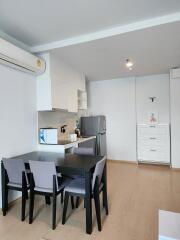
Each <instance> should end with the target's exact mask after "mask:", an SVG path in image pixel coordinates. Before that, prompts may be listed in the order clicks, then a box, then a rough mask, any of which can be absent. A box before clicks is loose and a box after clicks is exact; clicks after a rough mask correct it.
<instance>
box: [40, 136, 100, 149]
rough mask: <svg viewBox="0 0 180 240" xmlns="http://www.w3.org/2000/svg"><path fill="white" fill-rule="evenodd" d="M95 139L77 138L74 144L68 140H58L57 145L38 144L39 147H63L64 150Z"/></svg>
mask: <svg viewBox="0 0 180 240" xmlns="http://www.w3.org/2000/svg"><path fill="white" fill-rule="evenodd" d="M94 138H96V136H90V137H80V138H77V140H76V141H74V142H71V141H70V140H68V139H67V140H58V143H57V144H49V143H48V144H44V143H40V145H55V146H56V145H58V146H64V147H65V148H70V147H74V146H75V145H77V144H79V143H82V142H86V141H89V140H91V139H94Z"/></svg>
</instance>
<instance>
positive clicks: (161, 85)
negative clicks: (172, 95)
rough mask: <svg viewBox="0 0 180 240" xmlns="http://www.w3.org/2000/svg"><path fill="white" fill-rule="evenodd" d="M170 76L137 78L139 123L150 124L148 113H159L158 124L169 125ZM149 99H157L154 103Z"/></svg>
mask: <svg viewBox="0 0 180 240" xmlns="http://www.w3.org/2000/svg"><path fill="white" fill-rule="evenodd" d="M169 92H170V91H169V74H160V75H150V76H142V77H137V78H136V109H137V123H148V112H157V114H158V122H159V123H165V124H169V122H170V119H169V116H170V113H169ZM149 97H156V98H155V100H154V102H152V101H151V100H150V99H149Z"/></svg>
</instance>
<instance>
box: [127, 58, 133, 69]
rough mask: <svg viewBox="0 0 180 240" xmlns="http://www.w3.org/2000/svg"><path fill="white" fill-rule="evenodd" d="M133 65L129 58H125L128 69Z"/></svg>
mask: <svg viewBox="0 0 180 240" xmlns="http://www.w3.org/2000/svg"><path fill="white" fill-rule="evenodd" d="M133 65H134V63H133V62H132V61H131V60H130V59H126V67H127V68H128V69H129V70H132V66H133Z"/></svg>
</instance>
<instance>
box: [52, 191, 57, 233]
mask: <svg viewBox="0 0 180 240" xmlns="http://www.w3.org/2000/svg"><path fill="white" fill-rule="evenodd" d="M52 207H53V209H52V229H53V230H54V229H55V228H56V195H55V194H54V196H53V206H52Z"/></svg>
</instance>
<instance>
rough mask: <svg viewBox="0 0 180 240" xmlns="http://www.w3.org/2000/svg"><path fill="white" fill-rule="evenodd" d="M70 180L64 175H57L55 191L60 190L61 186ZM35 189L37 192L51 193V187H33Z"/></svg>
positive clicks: (63, 186) (64, 185) (67, 183)
mask: <svg viewBox="0 0 180 240" xmlns="http://www.w3.org/2000/svg"><path fill="white" fill-rule="evenodd" d="M70 182H71V179H68V178H64V177H58V189H57V192H59V191H61V190H62V189H63V188H65V187H66V186H68V185H69V184H70ZM34 190H35V191H38V192H47V193H53V188H40V187H35V188H34Z"/></svg>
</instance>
